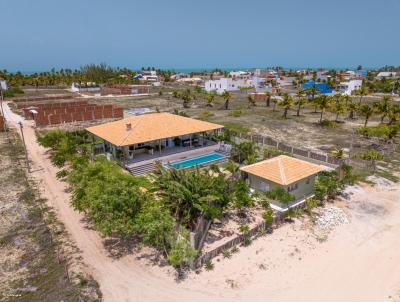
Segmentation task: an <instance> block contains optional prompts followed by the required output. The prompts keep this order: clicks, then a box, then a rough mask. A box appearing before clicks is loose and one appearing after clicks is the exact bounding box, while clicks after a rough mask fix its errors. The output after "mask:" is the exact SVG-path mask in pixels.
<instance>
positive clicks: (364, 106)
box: [359, 104, 374, 127]
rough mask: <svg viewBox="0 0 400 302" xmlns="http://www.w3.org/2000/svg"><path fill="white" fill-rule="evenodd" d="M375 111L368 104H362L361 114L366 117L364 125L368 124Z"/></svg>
mask: <svg viewBox="0 0 400 302" xmlns="http://www.w3.org/2000/svg"><path fill="white" fill-rule="evenodd" d="M373 113H374V109H373V108H372V107H371V106H370V105H368V104H362V105H361V106H360V108H359V114H360V115H361V116H364V117H365V122H364V127H366V126H367V124H368V120H369V118H370V117H371V116H372V114H373Z"/></svg>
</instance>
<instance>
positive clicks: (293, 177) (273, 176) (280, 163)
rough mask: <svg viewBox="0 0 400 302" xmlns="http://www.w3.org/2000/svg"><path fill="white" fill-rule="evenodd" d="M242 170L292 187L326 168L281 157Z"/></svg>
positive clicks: (288, 157) (284, 156) (292, 158)
mask: <svg viewBox="0 0 400 302" xmlns="http://www.w3.org/2000/svg"><path fill="white" fill-rule="evenodd" d="M240 170H241V171H243V172H247V173H249V174H253V175H256V176H259V177H261V178H264V179H267V180H269V181H272V182H275V183H277V184H280V185H290V184H292V183H294V182H296V181H299V180H301V179H304V178H306V177H309V176H311V175H314V174H317V173H318V172H321V171H323V170H325V168H324V167H323V166H320V165H316V164H312V163H309V162H307V161H304V160H300V159H297V158H294V157H290V156H286V155H280V156H277V157H274V158H271V159H267V160H263V161H261V162H258V163H255V164H252V165H248V166H245V167H242V168H240Z"/></svg>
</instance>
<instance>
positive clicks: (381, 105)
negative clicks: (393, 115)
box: [373, 95, 392, 124]
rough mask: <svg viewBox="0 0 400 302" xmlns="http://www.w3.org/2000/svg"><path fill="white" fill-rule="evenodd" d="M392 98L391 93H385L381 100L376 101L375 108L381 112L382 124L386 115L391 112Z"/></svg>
mask: <svg viewBox="0 0 400 302" xmlns="http://www.w3.org/2000/svg"><path fill="white" fill-rule="evenodd" d="M391 100H392V97H391V96H389V95H384V96H383V97H382V100H381V101H380V102H374V104H373V108H374V109H375V111H376V112H377V113H379V114H381V124H382V123H383V121H384V119H385V117H386V116H387V115H388V113H389V102H390V101H391Z"/></svg>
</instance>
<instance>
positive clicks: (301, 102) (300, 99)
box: [296, 90, 306, 116]
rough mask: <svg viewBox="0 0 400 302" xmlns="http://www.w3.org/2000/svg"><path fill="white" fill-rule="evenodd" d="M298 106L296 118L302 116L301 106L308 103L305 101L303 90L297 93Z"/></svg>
mask: <svg viewBox="0 0 400 302" xmlns="http://www.w3.org/2000/svg"><path fill="white" fill-rule="evenodd" d="M296 97H297V100H296V105H297V112H296V116H300V109H301V106H303V105H304V104H305V102H306V100H305V99H304V91H303V90H298V91H297V92H296Z"/></svg>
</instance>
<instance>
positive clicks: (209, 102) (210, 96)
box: [206, 92, 215, 107]
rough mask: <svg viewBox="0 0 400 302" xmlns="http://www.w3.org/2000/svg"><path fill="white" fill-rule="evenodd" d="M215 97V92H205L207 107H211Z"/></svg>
mask: <svg viewBox="0 0 400 302" xmlns="http://www.w3.org/2000/svg"><path fill="white" fill-rule="evenodd" d="M214 99H215V93H213V92H211V93H209V94H207V105H206V106H207V107H212V106H213V103H214Z"/></svg>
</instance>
